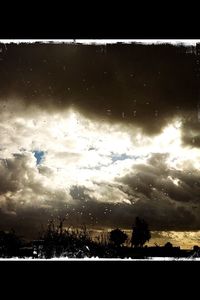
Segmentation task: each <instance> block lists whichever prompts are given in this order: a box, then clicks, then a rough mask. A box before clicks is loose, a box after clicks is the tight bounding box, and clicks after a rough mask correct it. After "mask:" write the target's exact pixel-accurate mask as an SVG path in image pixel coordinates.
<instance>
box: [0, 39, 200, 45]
mask: <svg viewBox="0 0 200 300" xmlns="http://www.w3.org/2000/svg"><path fill="white" fill-rule="evenodd" d="M37 42H38V43H56V44H62V43H67V44H71V43H74V44H76V43H79V44H84V45H91V44H97V45H106V44H116V43H126V44H131V43H139V44H147V45H148V44H150V45H154V44H173V45H177V44H182V45H185V46H196V44H197V43H200V39H0V43H4V44H10V43H15V44H20V43H37Z"/></svg>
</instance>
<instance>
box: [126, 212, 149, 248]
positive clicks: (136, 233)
mask: <svg viewBox="0 0 200 300" xmlns="http://www.w3.org/2000/svg"><path fill="white" fill-rule="evenodd" d="M150 238H151V232H150V230H149V228H148V224H147V223H146V222H145V221H144V220H142V219H140V218H139V217H136V219H135V225H133V231H132V237H131V246H132V247H133V246H134V247H143V245H144V244H145V243H146V242H147V241H149V240H150Z"/></svg>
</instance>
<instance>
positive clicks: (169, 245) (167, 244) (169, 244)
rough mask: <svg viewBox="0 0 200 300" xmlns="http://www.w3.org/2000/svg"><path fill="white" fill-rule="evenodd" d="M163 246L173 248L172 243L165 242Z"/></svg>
mask: <svg viewBox="0 0 200 300" xmlns="http://www.w3.org/2000/svg"><path fill="white" fill-rule="evenodd" d="M164 247H165V248H168V249H171V248H173V245H172V243H170V242H167V243H166V244H165V245H164Z"/></svg>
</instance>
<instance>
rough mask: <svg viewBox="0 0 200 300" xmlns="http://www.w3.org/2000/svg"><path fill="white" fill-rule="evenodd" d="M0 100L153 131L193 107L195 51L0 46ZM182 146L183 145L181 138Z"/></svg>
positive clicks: (178, 48)
mask: <svg viewBox="0 0 200 300" xmlns="http://www.w3.org/2000/svg"><path fill="white" fill-rule="evenodd" d="M1 48H2V49H3V50H2V53H1V56H2V57H1V61H0V98H1V99H3V100H5V99H6V98H7V97H19V98H20V99H23V100H24V101H25V102H26V104H33V103H34V104H37V105H38V106H40V107H41V108H45V109H49V110H50V109H53V110H55V109H58V110H59V109H63V108H64V107H68V106H71V105H73V106H74V107H76V108H78V109H79V110H80V111H81V112H82V113H85V114H86V115H87V116H90V117H94V118H100V119H101V120H103V119H104V120H105V119H107V120H110V121H115V122H124V123H126V122H130V123H133V124H137V125H138V126H140V127H141V128H143V130H144V131H145V132H147V133H149V134H154V133H157V132H159V131H160V129H161V128H162V127H163V126H164V125H165V124H166V122H167V121H168V120H169V119H170V118H172V117H173V116H175V115H185V114H186V113H188V112H189V113H190V112H191V111H192V112H193V111H195V112H196V110H197V102H198V77H197V73H198V72H197V71H198V70H197V69H198V68H197V56H196V54H195V47H193V49H192V50H193V51H189V53H188V49H187V48H186V47H184V46H173V45H138V44H113V45H111V44H108V45H106V46H102V45H81V44H39V43H35V44H19V45H17V44H8V45H7V47H6V50H5V46H4V45H1ZM186 142H187V140H186Z"/></svg>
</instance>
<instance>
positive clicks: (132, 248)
mask: <svg viewBox="0 0 200 300" xmlns="http://www.w3.org/2000/svg"><path fill="white" fill-rule="evenodd" d="M64 221H65V219H64V218H58V220H57V222H55V221H54V220H50V221H49V223H48V226H47V228H46V229H45V230H44V231H43V232H42V233H41V234H40V235H39V236H38V239H37V240H33V241H28V242H27V241H25V240H24V239H23V238H22V237H19V236H18V235H17V234H16V233H15V231H14V230H13V229H12V230H11V231H9V232H4V231H0V257H1V258H14V257H19V258H28V257H29V258H39V259H42V258H45V259H50V258H55V257H57V258H59V257H62V258H63V257H67V258H85V257H87V258H92V257H99V258H122V259H123V258H133V259H141V258H142V259H144V258H149V257H199V256H200V248H199V247H198V246H194V247H193V249H192V250H181V249H180V247H173V245H172V244H171V243H170V242H167V243H166V244H165V245H164V246H163V247H160V246H157V245H156V246H155V247H147V245H145V244H146V242H148V241H149V240H150V239H151V232H150V230H149V227H148V224H147V223H146V222H145V221H144V220H143V219H140V218H139V217H137V218H136V220H135V223H134V225H133V227H132V235H131V239H130V240H129V239H128V235H127V234H126V233H125V232H123V231H122V230H121V229H119V228H116V229H113V230H111V231H110V232H109V235H108V238H107V239H104V240H98V241H94V239H92V237H91V235H90V233H89V231H88V230H87V228H86V227H85V226H83V227H82V228H81V229H70V228H68V229H65V228H64V226H63V224H64Z"/></svg>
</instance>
